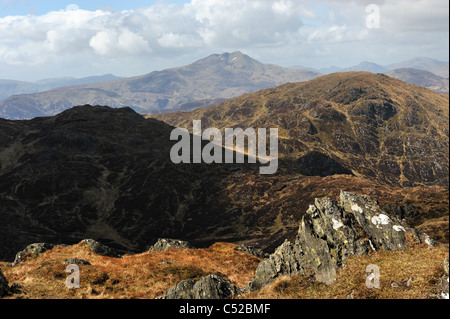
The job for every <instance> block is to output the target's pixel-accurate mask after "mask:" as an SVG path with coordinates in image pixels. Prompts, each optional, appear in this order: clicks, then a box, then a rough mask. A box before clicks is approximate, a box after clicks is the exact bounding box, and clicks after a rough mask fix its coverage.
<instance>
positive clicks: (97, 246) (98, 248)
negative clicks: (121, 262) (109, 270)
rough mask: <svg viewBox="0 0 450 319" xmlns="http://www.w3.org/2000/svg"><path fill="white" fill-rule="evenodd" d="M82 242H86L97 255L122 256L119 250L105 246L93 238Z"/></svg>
mask: <svg viewBox="0 0 450 319" xmlns="http://www.w3.org/2000/svg"><path fill="white" fill-rule="evenodd" d="M81 242H82V243H84V244H86V245H87V246H88V247H89V248H90V249H91V250H92V251H93V252H94V253H96V254H97V255H100V256H105V257H113V258H120V254H119V252H118V251H117V250H115V249H113V248H110V247H108V246H105V245H103V244H101V243H99V242H97V241H95V240H93V239H84V240H82V241H81Z"/></svg>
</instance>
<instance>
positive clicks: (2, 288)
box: [0, 269, 10, 297]
mask: <svg viewBox="0 0 450 319" xmlns="http://www.w3.org/2000/svg"><path fill="white" fill-rule="evenodd" d="M9 292H10V288H9V286H8V280H6V278H5V276H4V275H3V272H2V270H1V269H0V297H4V296H6V295H7V294H8V293H9Z"/></svg>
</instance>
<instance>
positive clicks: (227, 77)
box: [0, 52, 320, 119]
mask: <svg viewBox="0 0 450 319" xmlns="http://www.w3.org/2000/svg"><path fill="white" fill-rule="evenodd" d="M319 75H320V73H318V72H313V71H307V70H297V69H289V68H282V67H280V66H277V65H272V64H263V63H260V62H258V61H256V60H254V59H252V58H250V57H249V56H247V55H245V54H242V53H241V52H234V53H224V54H214V55H211V56H208V57H206V58H204V59H201V60H199V61H196V62H194V63H192V64H190V65H186V66H182V67H177V68H173V69H167V70H163V71H155V72H152V73H149V74H146V75H142V76H137V77H132V78H127V79H122V80H116V81H108V82H100V83H94V84H87V85H86V84H85V85H77V86H71V87H64V88H57V89H53V90H50V91H46V92H41V93H36V94H27V95H15V96H11V97H9V98H7V99H4V100H2V101H0V117H4V118H9V119H23V118H34V117H38V116H49V115H55V114H58V113H60V112H62V111H64V110H66V109H68V108H70V107H72V106H74V105H82V104H86V103H88V104H92V105H97V104H101V105H108V106H111V107H121V106H129V107H132V108H133V109H134V110H136V111H138V112H140V113H144V114H148V113H152V112H155V113H159V112H163V111H166V110H171V109H172V110H174V109H179V107H180V106H182V105H183V104H186V103H190V104H191V105H190V107H192V108H195V107H196V104H197V103H198V104H199V106H203V107H204V106H210V105H212V104H209V103H208V100H209V101H210V103H214V104H215V99H228V98H232V97H236V96H239V95H242V94H244V93H250V92H255V91H258V90H260V89H264V88H270V87H274V86H277V85H280V84H283V83H286V82H300V81H307V80H311V79H313V78H315V77H317V76H319ZM182 108H183V107H182Z"/></svg>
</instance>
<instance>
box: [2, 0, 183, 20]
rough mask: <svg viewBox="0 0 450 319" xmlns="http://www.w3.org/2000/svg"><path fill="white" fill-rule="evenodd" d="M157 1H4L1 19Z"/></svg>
mask: <svg viewBox="0 0 450 319" xmlns="http://www.w3.org/2000/svg"><path fill="white" fill-rule="evenodd" d="M156 2H158V1H157V0H150V1H142V0H140V1H139V0H127V1H124V0H87V1H86V0H2V1H1V2H0V3H1V11H0V17H5V16H8V15H28V14H32V15H42V14H45V13H48V12H50V11H58V10H64V9H66V8H67V6H69V5H76V6H78V7H79V8H80V9H85V10H92V11H94V10H101V9H105V8H111V9H114V10H116V11H121V10H128V9H134V8H139V7H145V6H152V5H154V4H155V3H156ZM159 2H162V3H173V4H182V3H186V2H188V0H159Z"/></svg>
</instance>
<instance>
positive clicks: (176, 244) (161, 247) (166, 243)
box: [149, 238, 193, 251]
mask: <svg viewBox="0 0 450 319" xmlns="http://www.w3.org/2000/svg"><path fill="white" fill-rule="evenodd" d="M171 247H173V248H193V247H192V246H191V244H189V242H187V241H183V240H178V239H170V238H160V239H158V241H157V242H156V243H155V244H154V245H153V246H151V247H150V248H149V250H150V251H166V250H168V249H169V248H171Z"/></svg>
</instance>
